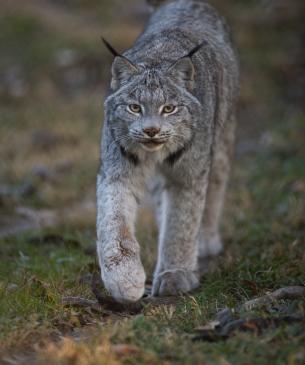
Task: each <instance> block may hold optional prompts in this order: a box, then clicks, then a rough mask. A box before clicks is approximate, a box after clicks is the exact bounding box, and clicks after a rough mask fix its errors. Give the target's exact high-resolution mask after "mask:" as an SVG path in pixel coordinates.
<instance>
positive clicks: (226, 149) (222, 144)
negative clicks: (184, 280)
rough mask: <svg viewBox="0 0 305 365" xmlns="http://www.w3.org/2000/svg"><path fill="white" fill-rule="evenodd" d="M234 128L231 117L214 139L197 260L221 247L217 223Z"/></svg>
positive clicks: (217, 251)
mask: <svg viewBox="0 0 305 365" xmlns="http://www.w3.org/2000/svg"><path fill="white" fill-rule="evenodd" d="M234 130H235V120H234V119H233V118H232V119H231V120H229V121H228V123H227V124H226V125H225V127H224V128H223V129H222V130H221V131H220V133H219V135H218V136H217V139H216V144H215V149H214V156H213V161H212V168H211V172H210V177H209V185H208V191H207V197H206V204H205V210H204V214H203V220H202V224H201V227H200V231H199V261H200V259H205V258H207V257H210V256H216V255H218V254H219V253H220V252H221V251H222V249H223V244H222V241H221V236H220V233H219V224H220V218H221V213H222V209H223V204H224V198H225V192H226V186H227V181H228V176H229V171H230V164H231V159H232V154H233V144H234ZM199 266H201V265H199Z"/></svg>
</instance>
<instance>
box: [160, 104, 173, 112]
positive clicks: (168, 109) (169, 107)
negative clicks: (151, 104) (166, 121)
mask: <svg viewBox="0 0 305 365" xmlns="http://www.w3.org/2000/svg"><path fill="white" fill-rule="evenodd" d="M176 109H177V107H176V106H174V105H171V104H169V105H164V107H163V108H162V111H161V113H162V114H172V113H174V112H175V111H176Z"/></svg>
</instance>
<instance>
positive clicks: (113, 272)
mask: <svg viewBox="0 0 305 365" xmlns="http://www.w3.org/2000/svg"><path fill="white" fill-rule="evenodd" d="M101 270H102V279H103V282H104V285H105V287H106V289H107V290H108V291H109V293H110V294H111V295H112V296H113V298H114V299H115V300H117V301H118V302H121V303H130V302H136V301H137V300H139V299H140V298H141V297H142V296H143V294H144V289H145V278H146V276H145V272H144V268H143V265H142V263H141V260H140V255H139V253H137V252H132V251H131V250H127V249H124V250H121V249H116V250H115V251H113V252H111V254H107V255H105V256H104V257H103V259H102V262H101Z"/></svg>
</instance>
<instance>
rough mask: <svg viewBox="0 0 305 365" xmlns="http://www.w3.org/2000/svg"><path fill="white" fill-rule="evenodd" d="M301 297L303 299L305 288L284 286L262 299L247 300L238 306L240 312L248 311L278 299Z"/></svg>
mask: <svg viewBox="0 0 305 365" xmlns="http://www.w3.org/2000/svg"><path fill="white" fill-rule="evenodd" d="M302 297H305V286H286V287H284V288H280V289H277V290H275V291H273V292H271V293H267V294H266V295H264V296H262V297H259V298H255V299H251V300H248V301H247V302H245V303H243V304H242V305H241V306H240V310H245V311H249V310H252V309H254V308H257V307H260V306H263V305H266V304H270V303H272V302H274V301H277V300H280V299H298V298H302Z"/></svg>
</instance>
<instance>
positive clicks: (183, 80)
mask: <svg viewBox="0 0 305 365" xmlns="http://www.w3.org/2000/svg"><path fill="white" fill-rule="evenodd" d="M204 44H205V42H202V43H200V44H198V45H197V46H196V47H194V48H193V49H192V50H191V51H190V52H189V53H188V54H186V55H185V56H183V57H181V58H179V59H178V60H177V61H176V62H174V63H173V64H172V65H171V66H170V67H169V68H168V70H167V73H168V74H169V75H170V76H171V77H172V78H174V79H175V80H176V81H177V82H178V83H179V84H180V85H181V86H184V87H186V88H188V89H192V88H193V86H194V85H193V83H194V76H195V68H194V64H193V62H192V57H193V55H194V54H195V53H196V52H198V51H199V50H200V48H201V47H202V46H203V45H204Z"/></svg>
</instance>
